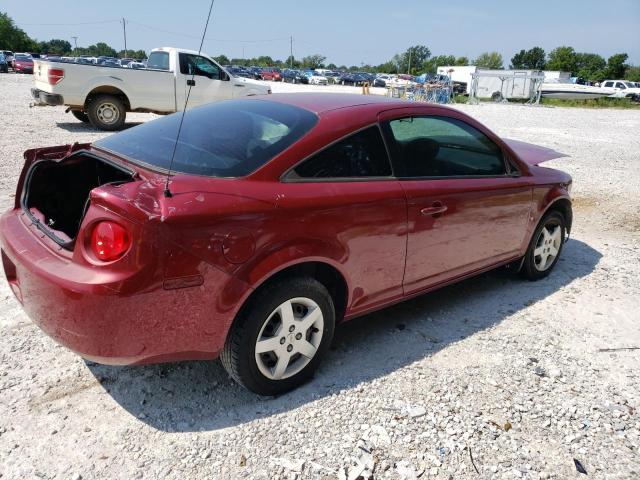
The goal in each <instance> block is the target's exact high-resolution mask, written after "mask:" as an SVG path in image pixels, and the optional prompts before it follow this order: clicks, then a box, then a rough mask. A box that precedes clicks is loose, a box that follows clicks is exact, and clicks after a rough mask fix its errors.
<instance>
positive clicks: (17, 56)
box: [15, 53, 31, 60]
mask: <svg viewBox="0 0 640 480" xmlns="http://www.w3.org/2000/svg"><path fill="white" fill-rule="evenodd" d="M15 59H16V60H31V56H29V55H22V54H20V53H19V54H17V55H16V56H15Z"/></svg>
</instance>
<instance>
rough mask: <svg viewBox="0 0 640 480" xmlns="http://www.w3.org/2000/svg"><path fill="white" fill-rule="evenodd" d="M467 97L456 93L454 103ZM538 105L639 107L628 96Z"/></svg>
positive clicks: (547, 100)
mask: <svg viewBox="0 0 640 480" xmlns="http://www.w3.org/2000/svg"><path fill="white" fill-rule="evenodd" d="M468 99H469V97H467V96H466V95H456V96H455V97H454V103H467V100H468ZM480 102H481V103H493V102H492V101H491V100H490V99H488V98H486V99H481V100H480ZM526 102H527V100H523V99H518V98H516V99H512V100H509V103H520V104H524V103H526ZM540 105H549V106H553V107H578V108H636V109H640V103H639V102H634V101H632V100H631V99H630V98H607V97H602V98H591V99H588V100H563V99H558V98H541V99H540Z"/></svg>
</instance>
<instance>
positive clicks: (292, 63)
mask: <svg viewBox="0 0 640 480" xmlns="http://www.w3.org/2000/svg"><path fill="white" fill-rule="evenodd" d="M284 63H285V64H286V66H287V68H300V67H301V66H302V63H301V62H300V61H298V60H296V59H295V57H293V56H292V55H289V56H288V57H287V59H286V60H285V61H284Z"/></svg>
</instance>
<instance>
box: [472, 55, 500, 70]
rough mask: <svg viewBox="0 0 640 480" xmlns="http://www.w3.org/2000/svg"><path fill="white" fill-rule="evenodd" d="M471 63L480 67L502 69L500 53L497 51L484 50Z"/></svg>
mask: <svg viewBox="0 0 640 480" xmlns="http://www.w3.org/2000/svg"><path fill="white" fill-rule="evenodd" d="M473 64H474V65H475V66H477V67H480V68H488V69H490V70H500V69H502V55H500V54H499V53H498V52H484V53H481V54H480V55H479V56H478V58H476V59H475V61H474V62H473Z"/></svg>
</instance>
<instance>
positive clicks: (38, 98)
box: [31, 88, 64, 105]
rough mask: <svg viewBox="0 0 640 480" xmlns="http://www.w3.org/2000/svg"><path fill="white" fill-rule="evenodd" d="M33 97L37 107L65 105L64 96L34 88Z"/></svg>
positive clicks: (32, 90)
mask: <svg viewBox="0 0 640 480" xmlns="http://www.w3.org/2000/svg"><path fill="white" fill-rule="evenodd" d="M31 96H32V97H33V99H34V100H35V102H36V105H64V98H62V95H58V94H56V93H49V92H45V91H42V90H39V89H37V88H32V89H31Z"/></svg>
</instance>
